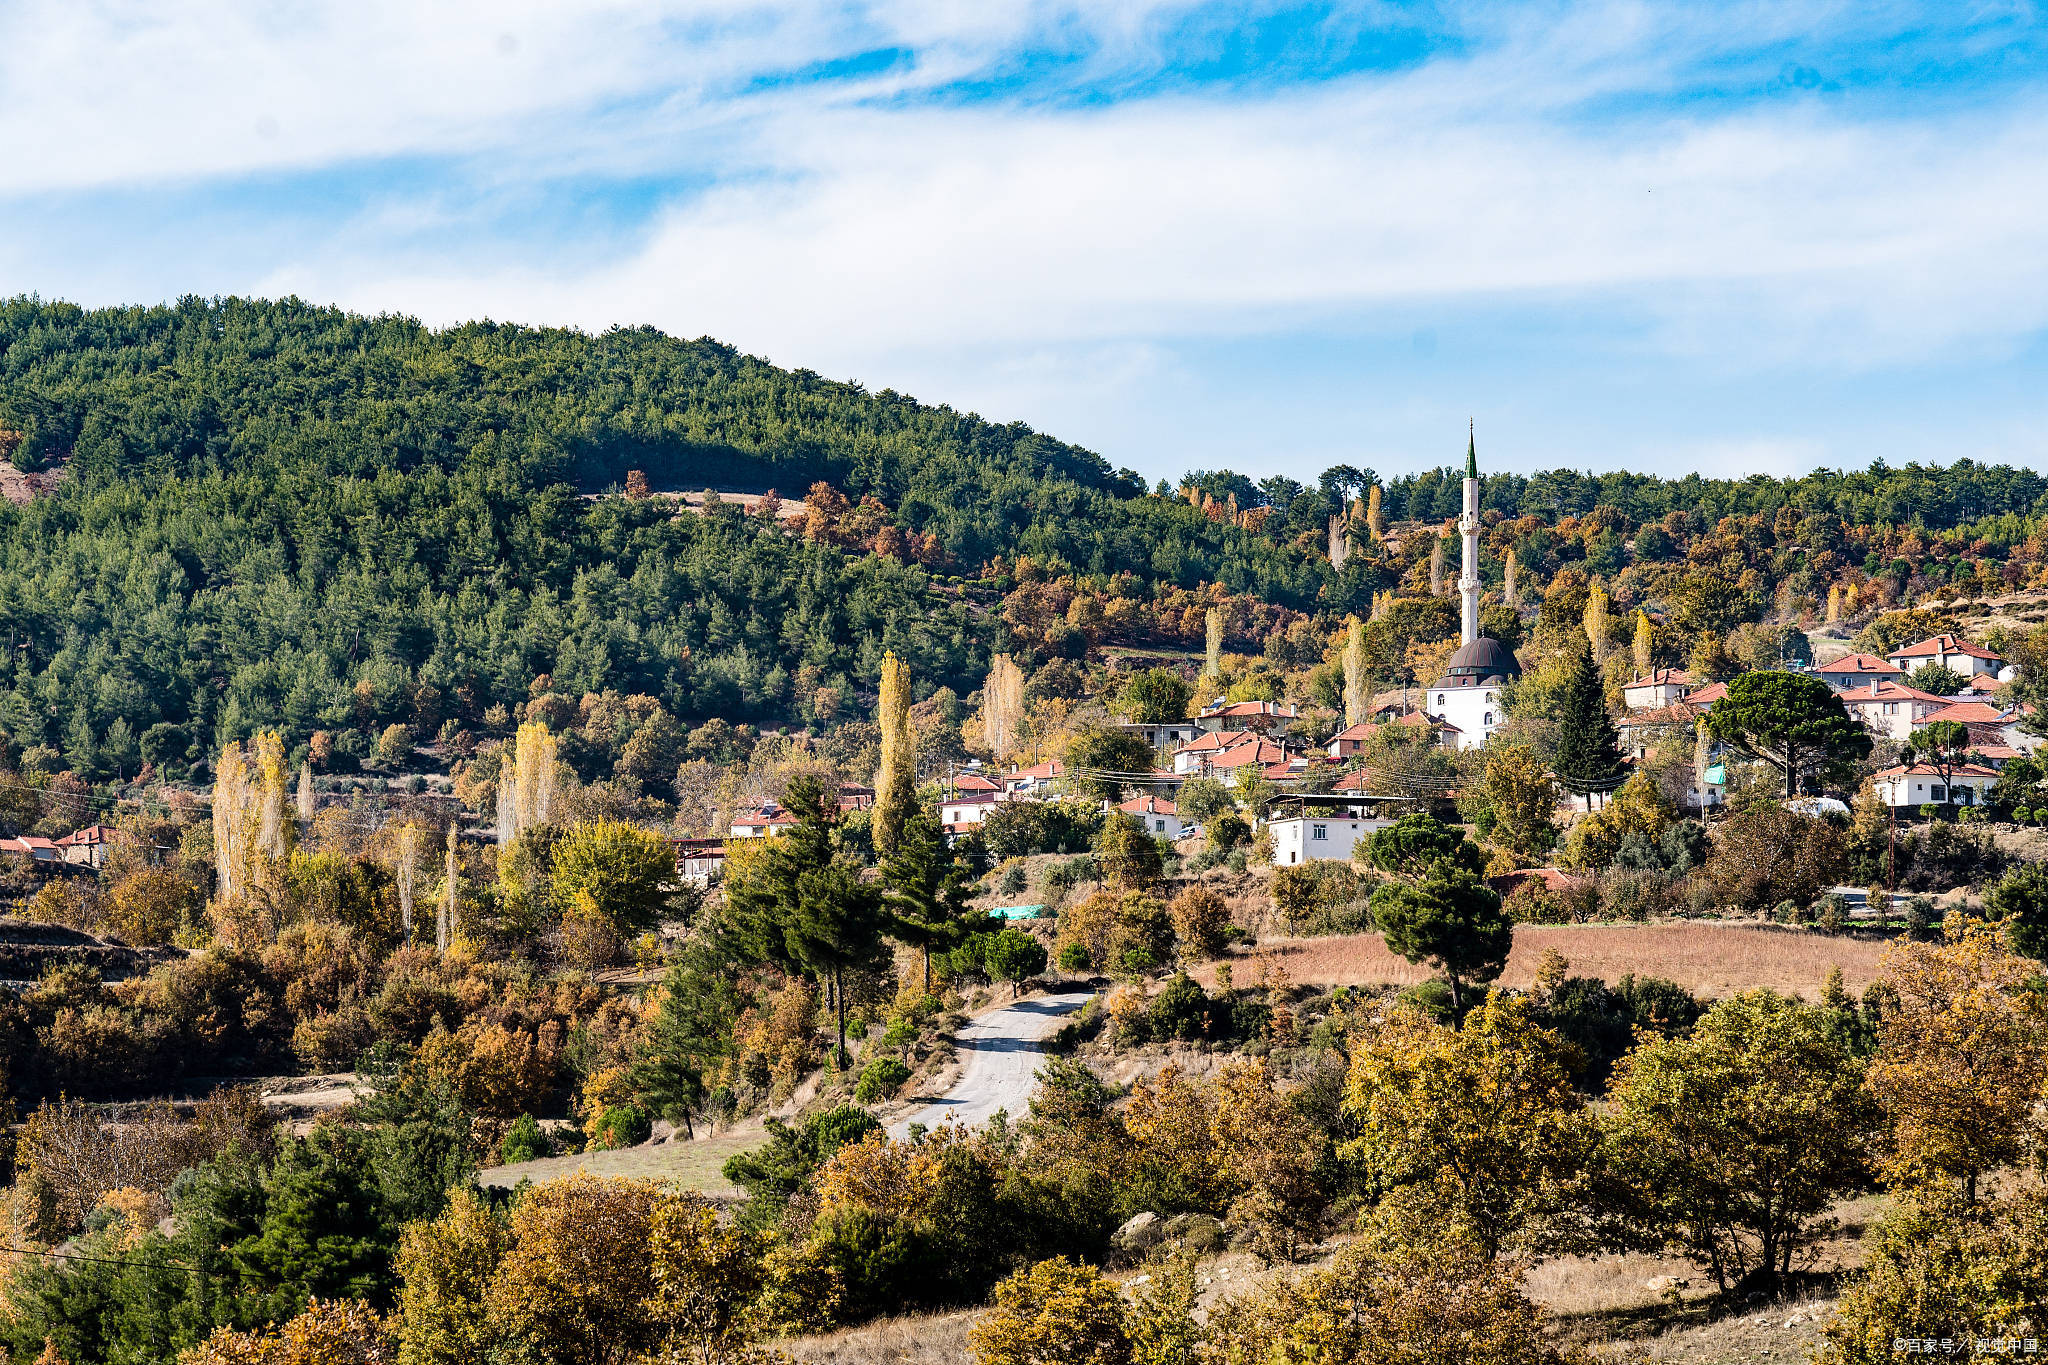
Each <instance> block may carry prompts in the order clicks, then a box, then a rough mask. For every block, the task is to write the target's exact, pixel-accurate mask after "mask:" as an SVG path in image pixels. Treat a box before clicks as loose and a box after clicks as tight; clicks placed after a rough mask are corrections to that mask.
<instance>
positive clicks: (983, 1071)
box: [889, 991, 1092, 1140]
mask: <svg viewBox="0 0 2048 1365" xmlns="http://www.w3.org/2000/svg"><path fill="white" fill-rule="evenodd" d="M1091 994H1092V993H1091V992H1088V991H1077V992H1074V993H1073V994H1070V995H1041V996H1037V997H1034V998H1033V999H1030V1000H1019V1001H1018V1002H1017V1003H1016V1004H1014V1005H1005V1006H1004V1007H1003V1008H1002V1009H999V1010H991V1011H989V1012H988V1013H987V1014H984V1015H982V1016H981V1017H980V1018H979V1019H976V1020H975V1021H974V1022H973V1023H971V1024H969V1025H968V1026H967V1027H966V1028H963V1029H961V1030H960V1033H959V1035H958V1047H959V1050H960V1058H961V1067H960V1077H959V1079H958V1080H956V1081H955V1082H954V1083H953V1088H952V1090H950V1091H948V1092H947V1094H946V1096H945V1098H944V1099H940V1100H934V1101H932V1102H931V1103H929V1104H927V1105H925V1106H924V1107H923V1108H921V1109H918V1110H916V1111H914V1112H912V1113H910V1114H906V1115H905V1116H904V1117H902V1118H900V1119H898V1120H896V1122H894V1123H892V1124H890V1125H889V1136H890V1137H892V1138H897V1139H899V1140H900V1139H902V1138H903V1137H904V1136H905V1135H906V1134H908V1133H909V1131H910V1125H911V1124H913V1123H922V1124H923V1125H925V1127H927V1128H936V1127H938V1126H939V1125H940V1124H942V1123H964V1124H967V1125H969V1126H970V1127H971V1126H973V1125H974V1124H977V1123H986V1122H987V1121H988V1119H989V1118H990V1116H991V1115H993V1114H994V1113H995V1112H996V1110H998V1109H1003V1110H1007V1111H1008V1112H1009V1115H1010V1117H1011V1118H1012V1119H1019V1118H1022V1117H1023V1116H1024V1111H1025V1109H1026V1108H1027V1107H1028V1106H1029V1105H1030V1103H1031V1088H1032V1086H1033V1085H1034V1084H1035V1083H1036V1081H1037V1078H1038V1061H1039V1058H1041V1057H1043V1056H1044V1055H1045V1054H1044V1052H1043V1051H1042V1050H1041V1049H1040V1048H1039V1043H1040V1042H1042V1041H1043V1040H1044V1039H1046V1038H1047V1037H1050V1036H1051V1035H1052V1034H1054V1033H1056V1032H1058V1031H1059V1028H1060V1025H1061V1023H1062V1022H1063V1020H1064V1017H1065V1016H1066V1015H1069V1014H1072V1013H1073V1012H1074V1011H1076V1010H1078V1009H1080V1008H1081V1006H1083V1005H1085V1004H1087V1003H1088V1000H1089V998H1090V995H1091Z"/></svg>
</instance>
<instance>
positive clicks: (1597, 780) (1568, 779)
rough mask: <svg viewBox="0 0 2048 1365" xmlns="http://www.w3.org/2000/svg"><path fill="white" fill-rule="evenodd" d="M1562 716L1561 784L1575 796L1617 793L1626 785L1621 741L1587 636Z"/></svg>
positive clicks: (1573, 665)
mask: <svg viewBox="0 0 2048 1365" xmlns="http://www.w3.org/2000/svg"><path fill="white" fill-rule="evenodd" d="M1560 710H1561V712H1562V714H1561V715H1559V717H1558V724H1557V784H1558V785H1559V786H1560V787H1563V788H1564V789H1565V790H1566V791H1568V792H1570V793H1572V794H1573V795H1574V796H1588V795H1590V794H1591V793H1593V792H1607V791H1612V790H1613V789H1614V788H1615V786H1616V785H1617V784H1618V783H1619V782H1620V781H1621V754H1620V752H1619V750H1620V736H1618V735H1617V734H1616V733H1615V730H1614V722H1613V721H1612V720H1610V719H1609V718H1608V715H1607V695H1606V692H1605V690H1604V689H1603V688H1602V687H1601V686H1600V675H1599V674H1598V673H1596V672H1595V671H1594V669H1593V649H1592V645H1591V644H1590V643H1589V642H1588V641H1587V640H1586V638H1585V637H1584V636H1583V635H1581V636H1580V637H1579V639H1578V641H1577V644H1576V646H1575V648H1574V649H1573V651H1572V655H1571V660H1570V665H1569V672H1567V673H1566V675H1565V686H1564V698H1563V704H1562V706H1561V708H1560Z"/></svg>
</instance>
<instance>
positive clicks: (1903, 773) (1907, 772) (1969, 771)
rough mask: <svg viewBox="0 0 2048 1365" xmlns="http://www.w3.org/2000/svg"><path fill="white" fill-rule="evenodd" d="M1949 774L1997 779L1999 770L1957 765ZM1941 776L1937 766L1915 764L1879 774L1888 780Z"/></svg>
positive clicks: (1979, 764)
mask: <svg viewBox="0 0 2048 1365" xmlns="http://www.w3.org/2000/svg"><path fill="white" fill-rule="evenodd" d="M1949 773H1950V775H1951V776H1954V777H1996V776H1998V770H1997V769H1996V768H1987V767H1985V766H1984V765H1983V764H1981V763H1959V764H1957V765H1956V766H1955V767H1953V768H1951V769H1949ZM1941 775H1942V773H1941V769H1939V768H1937V767H1935V766H1934V765H1933V764H1932V763H1915V764H1914V765H1913V766H1912V767H1910V768H1908V767H1906V766H1904V765H1903V764H1902V765H1900V766H1899V767H1896V768H1886V769H1885V770H1884V771H1883V772H1881V773H1879V774H1878V776H1879V777H1880V778H1886V777H1940V776H1941Z"/></svg>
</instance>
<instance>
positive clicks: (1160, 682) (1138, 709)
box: [1119, 668, 1195, 724]
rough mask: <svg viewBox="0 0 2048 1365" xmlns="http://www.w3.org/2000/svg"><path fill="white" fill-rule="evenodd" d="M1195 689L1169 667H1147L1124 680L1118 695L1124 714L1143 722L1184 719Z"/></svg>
mask: <svg viewBox="0 0 2048 1365" xmlns="http://www.w3.org/2000/svg"><path fill="white" fill-rule="evenodd" d="M1194 695H1195V689H1194V688H1192V687H1190V686H1188V684H1187V680H1186V679H1185V678H1183V677H1181V675H1180V674H1178V673H1176V672H1174V671H1173V670H1172V669H1170V668H1148V669H1145V670H1144V671H1143V672H1141V673H1135V674H1133V675H1132V676H1131V680H1130V681H1129V682H1127V683H1125V684H1124V690H1123V692H1122V694H1121V696H1120V698H1119V705H1120V706H1121V708H1122V710H1123V713H1124V716H1125V718H1127V719H1129V720H1133V721H1137V722H1140V723H1143V724H1167V723H1170V722H1172V721H1177V720H1186V719H1187V717H1188V703H1189V702H1190V701H1192V700H1193V699H1194Z"/></svg>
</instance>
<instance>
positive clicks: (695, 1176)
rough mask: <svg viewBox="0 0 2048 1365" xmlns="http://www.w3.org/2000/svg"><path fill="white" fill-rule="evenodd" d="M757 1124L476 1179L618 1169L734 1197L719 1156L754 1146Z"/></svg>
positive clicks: (511, 1181)
mask: <svg viewBox="0 0 2048 1365" xmlns="http://www.w3.org/2000/svg"><path fill="white" fill-rule="evenodd" d="M761 1142H762V1134H761V1131H760V1129H758V1128H749V1129H748V1130H746V1131H743V1132H737V1133H720V1134H718V1135H717V1136H715V1137H702V1138H698V1139H697V1140H696V1141H695V1142H650V1143H644V1144H642V1145H641V1146H638V1147H625V1148H621V1149H619V1150H618V1151H613V1152H585V1153H583V1154H581V1155H579V1156H550V1157H542V1158H541V1159H540V1160H538V1161H522V1162H520V1163H519V1164H518V1165H516V1166H493V1167H491V1168H490V1169H488V1170H486V1171H484V1172H483V1173H482V1174H480V1175H479V1176H478V1177H477V1179H478V1180H480V1181H481V1182H482V1183H483V1184H486V1185H497V1186H502V1187H504V1188H506V1189H510V1188H512V1187H513V1186H515V1185H517V1184H518V1183H519V1182H520V1181H521V1180H531V1181H532V1182H533V1183H534V1184H536V1185H538V1184H541V1183H542V1182H543V1181H548V1180H557V1179H560V1178H561V1177H563V1176H570V1175H574V1174H576V1172H577V1171H579V1170H586V1171H589V1172H590V1173H591V1174H592V1175H623V1176H631V1177H632V1178H634V1179H636V1180H659V1181H663V1182H665V1183H668V1184H672V1185H677V1186H680V1187H681V1188H683V1189H686V1190H698V1191H701V1192H702V1193H704V1194H707V1195H711V1196H713V1197H719V1198H728V1199H730V1198H737V1197H738V1195H739V1193H740V1192H739V1190H738V1189H737V1188H735V1187H734V1186H733V1185H732V1184H730V1183H729V1182H728V1181H727V1180H726V1178H725V1175H724V1172H723V1169H722V1168H723V1167H724V1165H725V1159H726V1158H727V1157H730V1156H736V1155H738V1154H739V1153H741V1152H744V1151H748V1150H750V1149H751V1148H754V1147H758V1146H760V1145H761Z"/></svg>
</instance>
